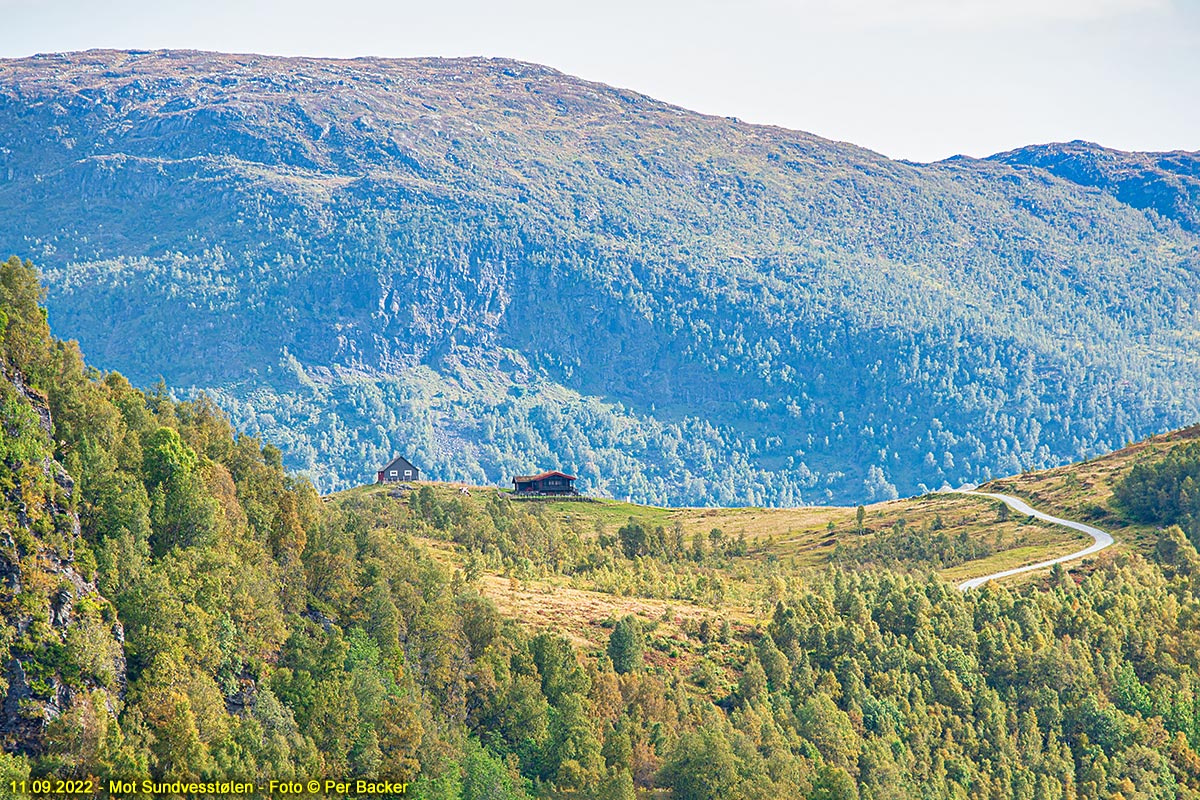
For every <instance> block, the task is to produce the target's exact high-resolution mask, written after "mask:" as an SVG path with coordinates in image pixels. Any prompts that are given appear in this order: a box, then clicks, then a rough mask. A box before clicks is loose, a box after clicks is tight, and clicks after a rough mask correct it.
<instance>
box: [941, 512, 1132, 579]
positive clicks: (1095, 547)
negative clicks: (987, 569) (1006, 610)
mask: <svg viewBox="0 0 1200 800" xmlns="http://www.w3.org/2000/svg"><path fill="white" fill-rule="evenodd" d="M954 493H955V494H970V495H974V496H976V497H988V498H991V499H992V500H999V501H1000V502H1001V503H1004V504H1005V505H1007V506H1008V507H1009V508H1011V509H1012V510H1013V511H1016V512H1017V513H1018V514H1027V515H1029V516H1031V517H1036V518H1037V519H1040V520H1045V521H1046V522H1052V523H1054V524H1055V525H1062V526H1063V527H1066V528H1071V529H1073V530H1077V531H1082V532H1083V533H1086V534H1087V535H1088V536H1091V537H1092V544H1091V546H1090V547H1085V548H1084V549H1082V550H1079V551H1078V552H1075V553H1069V554H1067V555H1065V556H1059V557H1058V558H1052V559H1050V560H1049V561H1039V562H1038V563H1036V564H1026V565H1025V566H1023V567H1014V568H1013V569H1006V570H1004V571H1002V572H993V573H992V574H991V575H983V576H981V577H979V578H971V580H969V581H963V582H962V583H960V584H959V585H958V588H959V589H961V590H962V591H964V592H965V591H967V590H968V589H976V588H978V587H980V586H982V585H983V584H985V583H987V582H988V581H991V580H996V579H997V578H1007V577H1008V576H1010V575H1020V574H1021V573H1022V572H1033V571H1034V570H1036V569H1045V568H1046V567H1052V566H1054V565H1055V564H1062V563H1064V562H1066V561H1074V560H1076V559H1078V558H1085V557H1087V556H1090V555H1092V554H1093V553H1099V552H1100V551H1101V550H1103V549H1104V548H1106V547H1108V546H1109V545H1111V544H1112V543H1113V537H1112V536H1111V535H1110V534H1108V533H1107V532H1105V531H1102V530H1100V529H1099V528H1094V527H1092V526H1091V525H1085V524H1084V523H1082V522H1075V521H1073V520H1069V519H1061V518H1059V517H1052V516H1050V515H1049V514H1046V513H1044V512H1042V511H1038V510H1037V509H1036V508H1033V507H1032V506H1030V505H1029V504H1028V503H1026V502H1025V501H1024V500H1021V499H1020V498H1017V497H1011V496H1009V495H1007V494H993V493H991V492H977V491H974V490H971V489H955V490H954Z"/></svg>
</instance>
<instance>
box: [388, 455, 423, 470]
mask: <svg viewBox="0 0 1200 800" xmlns="http://www.w3.org/2000/svg"><path fill="white" fill-rule="evenodd" d="M399 464H404V465H405V466H407V467H409V468H410V469H416V466H415V465H414V464H413V463H412V462H411V461H409V460H408V459H407V458H405V457H404V456H396V457H395V458H393V459H392V460H391V461H389V462H388V463H386V464H384V465H383V466H382V467H380V468H379V471H380V472H387V471H388V470H389V469H391V468H393V467H396V466H398V465H399Z"/></svg>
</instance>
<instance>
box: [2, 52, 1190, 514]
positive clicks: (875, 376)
mask: <svg viewBox="0 0 1200 800" xmlns="http://www.w3.org/2000/svg"><path fill="white" fill-rule="evenodd" d="M0 142H3V145H2V146H0V207H2V208H3V209H4V210H5V222H4V225H3V226H0V251H8V252H14V253H19V254H23V255H27V256H29V257H32V258H34V259H35V260H36V261H37V262H38V263H39V265H40V266H41V268H42V269H43V272H44V275H45V279H46V284H47V287H48V290H49V296H48V305H49V308H50V312H51V321H52V323H53V326H54V328H55V330H56V331H57V332H58V333H59V334H60V335H63V336H71V337H75V338H77V339H78V340H79V341H80V343H81V346H82V348H83V349H84V351H85V352H86V353H87V354H88V355H89V357H90V358H91V359H92V360H93V362H94V363H96V364H98V365H99V366H102V367H104V368H106V369H119V370H121V371H123V372H125V373H126V374H128V375H129V376H130V378H131V379H132V381H133V382H134V383H135V384H137V385H149V384H151V383H153V382H154V381H156V380H157V379H158V378H159V376H163V377H165V378H166V379H167V380H168V381H169V382H170V384H171V385H172V386H175V387H180V390H185V389H187V387H192V388H193V389H199V388H204V389H208V390H210V391H211V394H212V396H213V397H214V398H215V399H216V400H217V402H218V403H219V404H220V405H221V407H222V408H225V409H227V410H228V411H229V413H231V414H232V416H233V419H234V421H235V422H236V424H237V425H238V426H239V427H240V428H242V429H245V430H248V431H251V432H254V433H258V434H262V435H266V436H268V437H269V438H270V439H271V440H272V441H275V442H276V443H277V444H278V445H279V446H280V448H281V449H282V450H283V452H284V458H285V463H286V464H287V465H288V466H289V467H291V468H295V469H299V470H302V471H303V473H304V474H305V475H308V476H309V477H311V478H312V479H313V480H315V481H316V483H317V485H318V486H319V487H321V488H322V489H323V490H329V489H334V488H344V487H348V486H352V485H355V484H357V483H359V482H361V481H362V480H363V479H364V478H365V477H366V476H368V475H370V474H372V473H373V471H374V469H375V468H377V467H378V465H379V463H381V462H382V461H385V460H386V459H387V458H389V457H390V456H391V455H392V454H393V453H395V452H403V453H405V454H407V455H408V456H409V457H410V458H412V459H414V460H415V461H417V462H418V465H419V466H421V467H422V468H423V469H424V470H425V473H426V474H427V475H429V476H431V477H434V478H439V479H456V480H467V481H470V482H474V483H497V482H498V483H503V482H506V481H507V479H508V478H509V477H510V476H511V475H512V474H517V473H521V472H525V471H528V470H529V469H533V468H555V467H561V468H565V469H568V470H570V471H572V472H574V473H575V474H578V475H579V476H580V480H581V483H582V484H583V485H585V486H586V487H587V488H588V489H589V490H590V491H593V492H599V493H603V494H607V495H609V496H613V497H620V498H629V499H634V500H637V501H640V502H649V503H655V504H671V505H685V504H691V505H702V504H722V505H733V504H744V505H785V506H789V505H797V504H799V503H801V502H831V501H836V502H865V501H877V500H882V499H887V498H889V497H893V496H896V495H897V494H901V495H910V494H915V493H918V492H919V491H921V487H922V485H923V486H925V487H928V488H931V489H932V488H937V487H939V486H941V485H942V484H943V483H949V484H951V485H959V484H961V483H964V482H973V483H977V482H981V481H983V480H986V479H988V478H990V477H993V476H996V475H1004V474H1014V473H1017V472H1021V471H1024V470H1028V469H1031V468H1037V467H1047V466H1053V465H1055V464H1060V463H1064V462H1067V461H1072V460H1077V459H1079V458H1083V457H1087V456H1090V455H1095V454H1098V453H1101V452H1106V451H1108V450H1112V449H1115V448H1118V447H1120V446H1123V445H1124V444H1125V443H1127V442H1129V441H1134V440H1136V439H1140V438H1142V437H1144V436H1145V435H1148V434H1150V433H1153V432H1155V431H1160V430H1166V429H1169V428H1172V427H1179V426H1181V425H1183V424H1187V423H1189V422H1191V421H1192V420H1194V419H1195V418H1196V417H1197V415H1198V414H1200V400H1198V399H1197V398H1200V392H1197V391H1196V390H1197V386H1196V375H1198V374H1200V370H1198V369H1197V363H1196V352H1197V350H1196V347H1195V341H1196V339H1195V337H1196V333H1197V324H1196V322H1197V320H1196V314H1197V309H1196V308H1195V307H1194V305H1193V304H1192V303H1191V302H1190V301H1188V300H1187V298H1194V297H1196V296H1197V295H1198V294H1200V273H1198V270H1197V266H1198V263H1200V262H1198V260H1197V244H1198V239H1197V234H1196V228H1195V224H1194V222H1195V219H1196V217H1195V209H1196V195H1195V191H1194V188H1195V186H1194V174H1192V172H1194V164H1195V157H1194V156H1192V155H1189V154H1169V155H1163V156H1151V155H1144V154H1113V153H1111V152H1110V151H1103V150H1102V149H1100V148H1096V147H1094V146H1091V145H1084V144H1077V145H1072V146H1071V155H1070V157H1069V158H1066V157H1060V155H1059V154H1057V153H1058V151H1053V150H1051V151H1047V152H1045V153H1041V154H1038V153H1022V152H1018V153H1015V154H1005V155H1004V156H1003V157H998V158H997V159H995V160H990V161H977V160H971V159H954V160H950V161H947V162H943V163H939V164H931V165H917V164H909V163H903V162H896V161H891V160H888V159H886V158H884V157H882V156H879V155H877V154H875V153H871V152H868V151H866V150H863V149H861V148H857V147H854V146H852V145H848V144H843V143H837V142H831V141H827V140H824V139H821V138H819V137H816V136H812V135H809V134H805V133H799V132H793V131H786V130H781V129H777V128H769V127H761V126H751V125H746V124H743V123H740V122H737V121H734V120H728V119H721V118H715V117H707V116H702V115H699V114H695V113H692V112H689V111H686V110H684V109H680V108H676V107H673V106H669V105H667V104H664V103H661V102H658V101H655V100H652V99H650V98H647V97H644V96H642V95H639V94H636V93H635V92H631V91H627V90H623V89H614V88H612V87H608V86H603V85H599V84H594V83H588V82H586V81H582V80H579V79H576V78H572V77H569V76H566V75H562V74H560V73H557V72H555V71H553V70H551V69H547V68H545V67H539V66H536V65H530V64H523V63H518V62H513V61H506V60H499V59H495V60H488V59H458V60H440V59H411V60H382V59H356V60H353V61H333V60H320V59H281V58H269V57H262V56H228V55H220V54H210V53H196V52H176V51H163V52H154V53H144V52H113V51H93V52H88V53H76V54H67V55H51V56H37V57H33V58H27V59H16V60H7V61H3V62H0ZM1080 164H1082V165H1083V166H1079V165H1080ZM1030 165H1033V166H1030ZM1073 165H1074V166H1073ZM1189 170H1191V171H1192V172H1189ZM1189 175H1192V177H1188V176H1189ZM1130 176H1132V177H1130ZM1138 176H1141V177H1138ZM1135 184H1136V191H1134V190H1133V189H1132V188H1130V187H1134V186H1135Z"/></svg>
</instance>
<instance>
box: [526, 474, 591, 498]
mask: <svg viewBox="0 0 1200 800" xmlns="http://www.w3.org/2000/svg"><path fill="white" fill-rule="evenodd" d="M513 491H515V492H517V493H518V494H579V492H577V491H576V490H575V476H574V475H568V474H567V473H565V472H558V471H550V472H542V473H540V474H538V475H518V476H517V477H515V478H513Z"/></svg>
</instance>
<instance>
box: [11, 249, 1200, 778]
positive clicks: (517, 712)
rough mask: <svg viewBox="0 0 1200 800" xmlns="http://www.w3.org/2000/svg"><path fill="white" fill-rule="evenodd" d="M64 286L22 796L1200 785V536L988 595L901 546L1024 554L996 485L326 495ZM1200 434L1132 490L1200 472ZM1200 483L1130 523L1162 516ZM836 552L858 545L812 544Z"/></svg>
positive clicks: (988, 590)
mask: <svg viewBox="0 0 1200 800" xmlns="http://www.w3.org/2000/svg"><path fill="white" fill-rule="evenodd" d="M39 295H40V289H39V287H38V284H37V282H36V275H35V272H34V270H33V268H32V266H31V265H29V264H23V263H22V262H20V261H18V260H16V259H12V260H9V261H7V262H5V263H3V264H2V265H0V426H2V427H3V428H4V431H5V437H4V439H3V440H0V441H2V443H3V450H0V575H2V576H3V581H2V582H0V634H2V635H0V646H2V648H3V649H2V650H0V663H2V666H3V674H4V676H5V678H4V683H3V684H2V685H0V692H2V693H3V695H4V699H3V702H2V703H0V713H2V716H0V733H2V739H0V743H2V745H3V751H2V752H0V785H3V786H11V784H10V781H12V780H21V779H29V778H31V777H40V776H55V777H60V778H67V777H73V778H77V779H80V780H85V781H88V780H90V781H92V782H93V788H94V787H96V786H107V781H108V780H109V779H114V778H118V779H122V780H141V779H143V778H146V779H152V780H156V781H160V782H162V781H179V780H181V781H205V782H217V781H223V780H236V781H252V782H255V783H256V784H258V785H259V786H260V787H261V786H263V785H264V784H265V783H266V782H267V781H268V780H270V779H275V780H288V779H291V778H295V779H305V780H307V779H312V778H318V779H319V778H325V777H330V778H338V779H345V778H352V779H353V778H359V777H363V778H372V779H376V780H381V779H387V780H401V781H409V782H410V788H409V792H408V794H409V795H411V796H414V797H418V798H429V799H432V798H438V799H439V800H485V798H486V800H510V799H511V800H521V798H532V797H544V798H552V797H561V796H563V795H567V794H569V795H571V796H575V797H580V798H596V800H608V798H622V799H627V798H633V797H636V796H638V794H639V793H640V794H641V795H642V796H644V797H645V796H665V795H666V794H667V793H668V792H669V794H670V796H672V797H675V798H679V800H716V799H717V798H723V799H725V798H729V799H732V800H751V799H753V800H766V798H775V797H804V798H847V799H849V800H855V799H856V798H857V800H867V799H871V798H900V797H904V798H908V797H928V798H959V797H966V798H980V799H981V800H983V799H984V798H987V799H989V800H990V799H991V798H1031V799H1032V798H1064V799H1065V798H1097V799H1099V798H1105V800H1111V798H1116V797H1120V798H1162V799H1163V800H1166V799H1167V798H1194V797H1197V796H1200V753H1198V752H1197V748H1198V747H1200V710H1198V708H1200V707H1198V705H1197V699H1196V692H1197V684H1198V678H1197V675H1198V674H1200V661H1198V659H1200V647H1198V646H1197V645H1198V644H1200V642H1198V641H1197V633H1196V626H1195V624H1194V622H1195V619H1196V618H1197V615H1198V614H1200V605H1198V601H1197V597H1198V596H1200V585H1197V581H1198V580H1200V555H1198V554H1197V552H1196V549H1195V547H1194V546H1193V545H1192V543H1191V542H1190V541H1189V540H1188V538H1187V537H1186V536H1185V535H1184V533H1183V532H1182V531H1181V530H1180V528H1179V527H1168V528H1166V529H1165V530H1158V529H1156V528H1154V527H1152V526H1150V527H1147V526H1143V528H1142V530H1143V533H1144V535H1145V537H1147V538H1146V544H1148V545H1150V546H1149V547H1148V549H1146V550H1145V552H1146V555H1145V556H1143V555H1142V551H1141V550H1140V549H1139V548H1127V549H1125V550H1123V551H1121V552H1118V553H1115V554H1105V555H1104V557H1102V558H1100V559H1097V560H1096V561H1094V562H1092V563H1090V564H1086V565H1084V566H1083V567H1082V568H1080V569H1079V570H1077V571H1075V570H1073V571H1072V572H1071V573H1067V572H1064V571H1063V570H1055V571H1054V572H1053V573H1052V574H1050V575H1049V576H1041V577H1039V578H1038V579H1037V580H1036V581H1034V582H1031V583H1025V584H1021V585H1016V586H996V587H992V586H987V587H984V588H983V589H982V590H979V591H972V592H968V593H963V592H960V591H958V590H957V589H955V588H954V586H953V585H952V584H950V583H948V582H946V581H945V580H943V579H942V578H940V577H938V576H937V575H936V574H933V572H932V570H930V569H929V567H930V566H933V564H931V563H926V564H924V565H923V564H922V563H921V561H920V559H925V558H926V556H925V555H920V556H913V557H908V555H906V554H909V551H908V550H906V549H905V548H907V547H909V546H910V545H911V544H914V543H916V544H920V543H922V542H923V543H925V546H927V547H928V546H929V543H930V542H937V541H938V540H939V538H938V537H939V534H942V533H948V534H953V536H950V537H949V542H950V544H951V545H952V546H953V545H956V544H961V545H962V546H963V547H969V546H973V545H974V544H978V543H989V542H991V543H995V544H998V545H999V544H1000V540H1001V539H1009V538H1011V537H1016V536H1020V535H1024V534H1023V533H1022V528H1023V527H1029V526H1025V525H1024V524H1023V522H1022V521H1021V520H1016V519H1008V520H1002V519H1000V512H999V511H998V509H996V508H995V507H993V506H991V505H990V504H988V503H981V502H980V501H979V500H978V499H977V498H967V497H945V496H932V497H929V498H923V499H918V500H914V501H909V502H908V503H907V504H903V503H889V504H885V505H883V506H881V507H872V508H870V509H863V515H862V517H861V519H860V518H859V516H858V514H857V511H856V510H851V509H832V510H825V511H816V510H810V509H800V510H796V511H791V512H784V511H780V512H772V511H764V510H761V509H757V510H756V509H692V510H686V511H677V510H670V509H661V508H639V507H634V506H629V505H626V504H617V503H612V502H609V503H596V504H590V503H572V504H561V505H559V506H556V505H554V504H542V503H521V502H514V501H512V500H511V499H509V498H508V497H506V496H505V495H504V494H503V493H499V492H496V491H494V490H478V491H470V494H469V495H464V494H462V493H461V492H459V491H458V490H457V489H455V488H453V487H449V486H444V485H439V486H435V485H430V484H424V485H417V486H415V487H414V488H413V490H411V491H407V492H405V491H404V490H403V489H402V488H400V487H383V488H374V487H369V488H360V489H356V490H353V491H350V492H346V493H343V494H341V495H339V496H337V497H334V498H329V499H328V500H326V501H324V502H323V500H322V498H320V497H319V496H318V495H317V493H316V492H315V491H314V490H313V488H312V486H311V485H310V484H309V483H308V482H307V481H305V480H303V479H298V478H296V477H294V476H292V475H290V474H289V473H288V472H287V471H286V470H284V469H283V467H282V465H281V461H280V453H279V451H278V450H277V449H275V448H273V447H272V446H270V445H266V444H263V443H261V442H260V441H258V440H256V439H254V438H252V437H249V436H245V435H235V434H234V432H233V429H232V428H231V427H230V425H229V423H228V421H227V420H226V418H225V417H224V416H223V415H222V414H221V413H220V412H219V411H218V410H217V408H216V407H215V406H214V405H213V404H212V403H211V402H209V401H207V400H205V399H203V398H201V399H199V400H197V401H194V402H183V403H180V402H175V401H173V400H171V398H170V396H169V394H167V393H166V392H165V391H159V392H152V393H147V392H142V391H139V390H137V389H134V388H133V387H131V386H130V384H129V383H128V381H126V380H125V379H124V378H122V377H121V376H120V375H118V374H116V373H101V372H98V371H96V370H94V369H90V368H88V367H86V366H85V364H84V362H83V360H82V359H81V357H80V355H79V352H78V349H77V348H76V347H75V346H74V345H72V344H70V343H64V342H62V341H59V340H56V339H54V338H52V337H51V336H50V333H49V329H48V325H47V322H46V313H45V311H44V309H43V308H41V307H40V306H39V305H38V298H39ZM1184 438H1186V437H1184ZM1179 444H1180V448H1178V449H1175V448H1172V449H1170V451H1169V452H1164V451H1165V450H1167V448H1166V446H1165V445H1162V444H1161V443H1160V446H1158V448H1157V449H1156V450H1154V451H1153V452H1151V451H1146V455H1145V457H1144V458H1142V459H1141V460H1140V461H1139V462H1138V464H1139V465H1140V469H1138V468H1133V469H1130V470H1129V471H1128V474H1127V475H1125V474H1122V475H1121V476H1120V477H1118V479H1117V480H1118V481H1119V483H1116V484H1112V485H1115V486H1117V488H1118V492H1117V493H1118V495H1121V496H1124V495H1123V494H1122V493H1123V492H1126V491H1127V490H1129V491H1132V488H1133V487H1136V486H1140V485H1141V482H1145V481H1149V482H1151V483H1154V485H1156V486H1157V482H1158V481H1162V482H1163V485H1164V486H1166V485H1168V484H1169V485H1174V484H1172V483H1171V482H1172V481H1174V480H1175V478H1177V477H1179V475H1180V474H1181V472H1182V471H1186V470H1189V469H1192V463H1193V462H1192V453H1193V450H1194V448H1193V447H1192V446H1191V444H1190V443H1189V442H1188V441H1180V442H1179ZM1176 450H1177V451H1176ZM1093 463H1094V462H1093ZM1083 467H1084V468H1087V467H1088V465H1083ZM1060 474H1061V473H1060ZM1180 485H1182V480H1181V481H1180ZM1121 487H1125V488H1121ZM1157 497H1158V494H1155V498H1157ZM1176 500H1178V497H1175V496H1173V495H1171V493H1170V492H1166V491H1164V492H1163V494H1162V501H1163V502H1162V503H1157V501H1156V502H1155V503H1154V504H1150V505H1145V506H1138V507H1137V508H1133V507H1131V508H1130V509H1128V510H1127V511H1121V510H1120V509H1123V508H1125V506H1124V505H1122V503H1123V502H1124V501H1121V502H1119V503H1118V504H1117V506H1115V507H1114V508H1115V509H1117V510H1116V512H1115V513H1121V514H1131V515H1138V516H1139V517H1140V516H1141V515H1144V514H1154V515H1157V516H1158V518H1162V519H1163V520H1164V523H1165V522H1167V521H1169V518H1170V517H1171V515H1176V514H1179V513H1180V509H1181V508H1187V507H1186V506H1179V505H1178V503H1175V501H1176ZM1173 503H1174V504H1173ZM776 514H784V515H787V516H786V517H784V518H783V519H775V518H774V515H776ZM631 516H632V517H633V519H632V520H631V519H630V517H631ZM900 516H903V517H904V519H905V520H906V522H905V524H904V525H900V524H899V518H900ZM826 517H828V518H826ZM989 518H991V520H990V522H989ZM822 521H824V522H825V526H824V529H823V530H824V533H821V528H820V523H821V522H822ZM677 523H678V524H677ZM829 523H833V530H830V529H829ZM710 524H712V525H723V526H725V527H724V528H723V529H713V528H708V526H709V525H710ZM706 528H708V530H705V529H706ZM814 528H816V529H817V530H815V531H814V530H813V529H814ZM897 528H900V530H898V531H897V530H896V529H897ZM785 529H786V530H787V531H788V533H786V534H785V533H784V530H785ZM660 531H661V532H660ZM915 531H921V532H922V535H921V536H919V537H912V536H906V535H905V534H911V533H913V532H915ZM959 534H966V535H965V542H963V541H960V538H959ZM1001 534H1003V536H1001ZM1028 535H1031V536H1034V535H1037V536H1045V535H1046V533H1045V531H1041V529H1035V530H1033V531H1031V532H1029V534H1028ZM826 537H831V538H833V539H834V540H835V541H836V542H837V543H836V544H834V545H833V548H832V549H834V550H835V551H837V550H839V549H840V550H841V552H840V553H834V554H830V555H829V556H827V557H816V556H811V555H810V554H809V553H808V551H807V550H806V549H805V548H807V547H808V546H809V545H811V544H822V545H823V541H824V539H825V538H826ZM680 539H682V543H681V542H680ZM871 541H883V542H884V544H883V545H880V546H879V547H878V549H877V550H875V551H870V552H868V550H867V549H866V547H865V543H867V542H871ZM855 543H858V544H857V545H856V544H855ZM839 545H840V548H839ZM884 545H886V546H884ZM789 548H792V552H789ZM933 552H934V553H935V554H936V555H937V558H939V559H941V562H942V564H945V563H949V561H950V560H952V559H951V558H950V556H954V557H955V558H957V557H959V556H961V555H962V553H957V554H955V553H950V552H942V551H940V550H936V549H935V550H934V551H933ZM1001 552H1006V551H1004V550H1003V548H1001ZM859 556H865V559H860V558H859ZM884 560H887V565H884V564H883V563H882V562H883V561H884ZM876 562H880V563H876ZM261 794H262V792H261V791H260V792H259V795H260V796H261Z"/></svg>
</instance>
